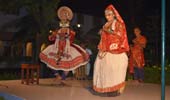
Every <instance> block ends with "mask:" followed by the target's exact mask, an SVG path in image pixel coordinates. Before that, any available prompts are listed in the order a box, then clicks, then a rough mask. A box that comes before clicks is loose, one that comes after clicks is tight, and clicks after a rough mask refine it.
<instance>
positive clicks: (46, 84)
mask: <svg viewBox="0 0 170 100" xmlns="http://www.w3.org/2000/svg"><path fill="white" fill-rule="evenodd" d="M57 83H58V81H57V82H54V80H53V79H40V85H23V84H21V81H20V80H11V81H0V84H1V85H6V86H8V88H6V87H4V86H0V93H8V94H12V95H15V96H18V97H21V98H24V99H25V100H161V86H160V85H158V84H147V83H144V84H138V85H137V84H134V83H133V82H131V81H129V82H127V86H126V89H125V91H124V93H123V94H122V95H120V96H118V97H99V96H95V95H92V94H91V93H90V92H89V91H87V90H86V89H85V87H87V86H89V85H90V84H91V81H87V80H86V81H84V80H82V81H79V80H68V81H67V84H69V85H67V86H64V87H62V86H57V85H56V84H57ZM165 100H170V86H167V87H166V99H165Z"/></svg>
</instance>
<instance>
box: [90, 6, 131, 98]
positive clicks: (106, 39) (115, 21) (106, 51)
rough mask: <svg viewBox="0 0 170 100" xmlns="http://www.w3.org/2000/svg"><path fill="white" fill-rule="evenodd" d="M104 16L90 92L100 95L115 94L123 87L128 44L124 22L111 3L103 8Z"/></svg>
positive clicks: (120, 91) (121, 90)
mask: <svg viewBox="0 0 170 100" xmlns="http://www.w3.org/2000/svg"><path fill="white" fill-rule="evenodd" d="M105 18H106V20H107V22H106V24H105V25H104V26H103V28H102V29H101V30H100V35H101V40H100V42H99V45H98V49H99V52H98V55H97V57H96V61H95V64H94V75H93V88H92V89H91V92H92V93H94V94H96V95H100V96H117V95H119V94H120V93H122V92H123V89H124V87H125V77H126V70H127V66H128V57H127V54H126V52H128V51H129V45H128V39H127V33H126V27H125V23H124V21H123V20H122V18H121V16H120V15H119V13H118V12H117V10H116V9H115V8H114V6H113V5H109V6H108V7H107V8H106V9H105Z"/></svg>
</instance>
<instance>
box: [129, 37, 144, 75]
mask: <svg viewBox="0 0 170 100" xmlns="http://www.w3.org/2000/svg"><path fill="white" fill-rule="evenodd" d="M133 41H134V46H133V47H132V48H131V54H130V60H129V71H130V73H134V68H133V67H134V66H136V67H138V68H143V67H144V65H145V59H144V52H143V48H144V47H145V45H146V42H147V40H146V38H145V37H144V36H142V35H140V36H138V37H136V38H135V39H134V40H133Z"/></svg>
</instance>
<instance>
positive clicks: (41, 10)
mask: <svg viewBox="0 0 170 100" xmlns="http://www.w3.org/2000/svg"><path fill="white" fill-rule="evenodd" d="M58 3H59V0H50V1H49V0H11V1H10V2H9V1H5V0H1V1H0V11H1V12H3V13H4V14H9V13H10V14H19V12H20V10H21V9H23V8H24V9H26V11H27V13H28V16H31V17H32V18H30V19H32V20H29V21H23V22H21V23H20V25H21V26H22V27H23V26H27V27H28V23H29V22H30V21H32V22H34V23H36V25H30V26H29V28H28V29H36V31H37V32H36V33H35V30H28V31H29V32H30V33H32V34H36V35H35V36H37V37H35V42H36V43H35V44H36V53H35V55H36V56H35V57H36V60H38V55H39V52H40V45H41V43H42V42H43V41H42V40H45V38H46V37H47V35H48V34H47V33H48V32H49V24H50V23H51V22H52V21H53V20H54V18H55V16H56V12H55V10H56V8H57V6H58ZM35 27H36V28H35ZM24 34H26V33H24ZM40 38H41V39H40ZM46 40H47V39H46Z"/></svg>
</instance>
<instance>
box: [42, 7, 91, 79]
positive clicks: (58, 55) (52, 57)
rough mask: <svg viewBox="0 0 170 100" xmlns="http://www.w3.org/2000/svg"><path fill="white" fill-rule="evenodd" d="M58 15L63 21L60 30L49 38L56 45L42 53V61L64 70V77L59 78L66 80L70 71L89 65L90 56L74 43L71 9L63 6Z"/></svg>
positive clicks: (53, 67)
mask: <svg viewBox="0 0 170 100" xmlns="http://www.w3.org/2000/svg"><path fill="white" fill-rule="evenodd" d="M57 14H58V17H59V19H60V20H61V21H60V23H59V26H60V28H59V29H58V30H55V31H53V32H52V34H51V35H50V36H49V40H50V41H55V43H54V44H52V45H49V46H48V47H47V48H46V49H45V50H43V51H42V52H41V53H40V60H41V61H42V62H44V63H45V64H46V65H47V66H48V67H50V68H52V69H54V70H57V71H58V70H63V71H64V73H63V74H62V77H60V76H59V77H60V78H61V79H62V80H64V79H65V78H66V76H67V74H68V72H69V71H72V70H74V69H76V68H78V67H80V66H82V65H85V64H87V62H88V57H89V56H88V54H87V53H86V51H85V50H84V49H83V48H81V47H80V46H79V45H76V44H74V43H73V41H74V36H75V35H76V34H75V32H74V31H73V30H72V29H70V21H71V19H72V18H73V13H72V11H71V9H70V8H68V7H66V6H62V7H60V8H59V10H58V12H57Z"/></svg>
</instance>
